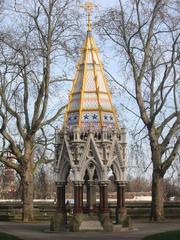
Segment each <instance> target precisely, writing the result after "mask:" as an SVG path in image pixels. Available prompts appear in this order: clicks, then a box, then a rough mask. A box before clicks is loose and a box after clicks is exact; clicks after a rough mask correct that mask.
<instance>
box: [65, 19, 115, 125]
mask: <svg viewBox="0 0 180 240" xmlns="http://www.w3.org/2000/svg"><path fill="white" fill-rule="evenodd" d="M65 124H66V125H67V127H79V128H88V127H92V128H102V127H113V128H114V127H118V124H117V116H116V112H115V108H114V107H113V104H112V96H111V93H110V90H109V87H108V83H107V79H106V77H105V74H104V67H103V64H102V62H101V59H100V56H99V50H98V48H97V47H96V44H95V41H94V38H93V36H92V32H91V20H90V15H89V14H88V31H87V35H86V39H85V43H84V46H83V48H82V50H81V56H80V60H79V63H78V65H77V70H76V74H75V78H74V81H73V87H72V90H71V92H70V96H69V103H68V106H67V109H66V114H65Z"/></svg>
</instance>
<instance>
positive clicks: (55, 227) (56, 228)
mask: <svg viewBox="0 0 180 240" xmlns="http://www.w3.org/2000/svg"><path fill="white" fill-rule="evenodd" d="M65 226H66V214H65V213H55V215H54V216H53V217H52V218H51V223H50V231H53V232H61V231H64V230H65Z"/></svg>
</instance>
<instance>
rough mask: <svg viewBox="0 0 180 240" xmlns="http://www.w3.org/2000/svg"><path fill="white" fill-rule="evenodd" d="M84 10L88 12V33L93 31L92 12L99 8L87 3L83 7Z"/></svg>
mask: <svg viewBox="0 0 180 240" xmlns="http://www.w3.org/2000/svg"><path fill="white" fill-rule="evenodd" d="M81 7H82V8H84V10H85V11H86V12H87V17H88V19H87V27H88V32H91V31H92V21H91V16H92V12H93V10H94V8H96V7H97V6H96V5H95V4H94V3H92V2H86V3H84V4H82V5H81Z"/></svg>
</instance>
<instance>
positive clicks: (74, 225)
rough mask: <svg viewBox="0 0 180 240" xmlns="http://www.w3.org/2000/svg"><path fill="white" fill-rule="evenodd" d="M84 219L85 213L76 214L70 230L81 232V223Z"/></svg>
mask: <svg viewBox="0 0 180 240" xmlns="http://www.w3.org/2000/svg"><path fill="white" fill-rule="evenodd" d="M82 221H83V213H76V214H74V216H73V218H72V220H71V222H70V231H71V232H79V231H80V229H79V228H80V225H81V223H82Z"/></svg>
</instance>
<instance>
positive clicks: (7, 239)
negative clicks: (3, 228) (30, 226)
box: [0, 233, 21, 240]
mask: <svg viewBox="0 0 180 240" xmlns="http://www.w3.org/2000/svg"><path fill="white" fill-rule="evenodd" d="M0 240H21V239H20V238H17V237H14V236H12V235H9V234H6V233H0Z"/></svg>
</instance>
